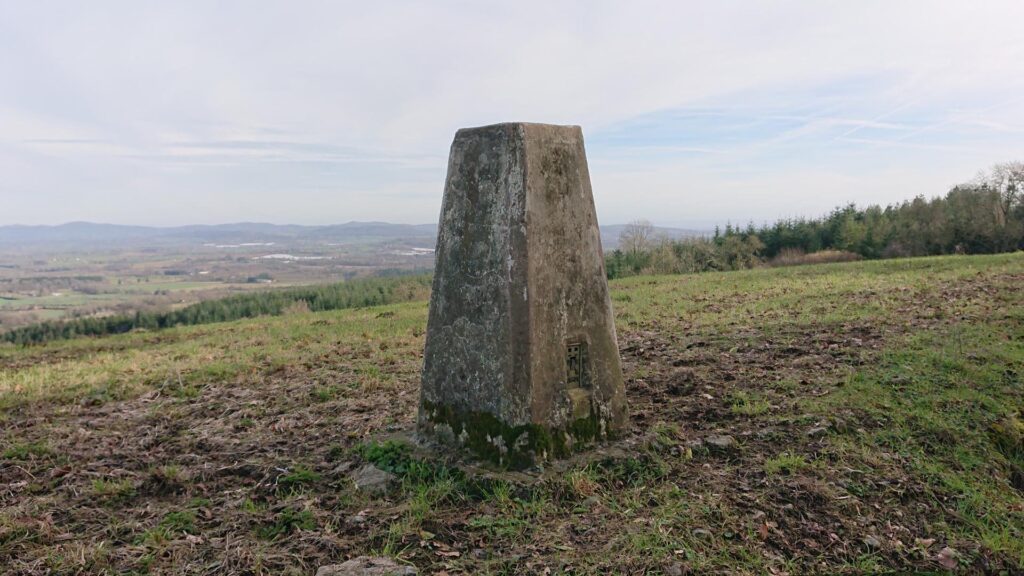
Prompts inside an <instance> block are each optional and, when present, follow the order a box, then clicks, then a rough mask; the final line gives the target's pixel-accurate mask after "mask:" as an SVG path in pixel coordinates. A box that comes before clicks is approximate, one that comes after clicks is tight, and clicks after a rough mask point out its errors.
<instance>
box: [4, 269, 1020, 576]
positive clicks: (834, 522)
mask: <svg viewBox="0 0 1024 576" xmlns="http://www.w3.org/2000/svg"><path fill="white" fill-rule="evenodd" d="M1022 282H1024V256H1022V255H1020V254H1017V255H1000V256H984V257H945V258H922V259H912V260H892V261H884V262H857V263H847V264H826V265H819V266H806V267H792V268H777V269H765V270H753V271H744V272H731V273H711V274H702V275H695V276H674V277H657V278H649V277H641V278H629V279H626V280H621V281H616V282H614V283H613V285H612V297H613V300H614V303H615V306H616V313H617V326H618V331H619V344H620V348H621V355H622V359H623V366H624V371H625V376H626V380H627V394H628V398H629V401H630V412H631V426H632V429H631V431H630V433H629V434H628V435H627V437H626V438H624V439H623V440H622V441H621V442H618V443H616V444H614V445H612V446H606V447H602V448H599V449H597V450H595V451H593V452H592V453H589V454H587V455H584V456H581V457H578V458H575V459H572V460H569V461H565V462H557V463H554V464H552V465H550V466H548V467H547V468H546V469H544V470H530V471H527V472H525V473H509V472H503V471H500V470H491V469H487V468H481V467H480V466H478V465H474V464H473V463H467V462H464V461H461V460H458V459H455V458H453V457H452V456H451V455H446V454H433V453H430V452H425V451H423V450H422V449H420V448H416V447H415V446H412V445H410V444H409V443H407V442H403V441H401V440H387V439H385V438H388V437H391V436H396V435H397V437H398V438H401V437H402V435H403V434H406V435H407V433H408V431H409V430H410V429H411V426H412V423H413V422H414V419H415V414H416V404H417V392H418V378H419V371H420V363H421V351H422V346H423V327H424V324H425V321H426V306H425V304H424V303H422V302H420V303H408V304H401V305H395V306H386V307H380V308H368V309H365V310H346V311H336V312H326V313H312V314H294V315H286V316H282V317H274V318H260V319H255V320H246V321H239V322H231V323H224V324H215V325H206V326H198V327H188V328H176V329H171V330H167V331H161V332H159V333H134V334H126V335H121V336H114V337H109V338H102V339H78V340H73V341H68V342H62V343H55V344H51V345H46V346H39V347H34V348H25V349H19V348H14V347H11V346H0V366H2V368H0V422H2V427H0V430H2V431H0V455H2V459H0V487H3V490H2V491H0V566H4V567H5V570H6V571H7V572H9V573H12V574H44V573H111V574H113V573H125V574H144V573H146V574H179V573H188V572H189V571H192V572H201V571H203V570H204V569H206V568H208V567H210V566H214V565H216V566H218V567H219V568H218V570H221V571H223V572H225V573H252V574H260V573H263V574H270V573H274V574H311V573H313V572H315V570H316V567H317V566H318V565H320V564H324V563H330V562H336V561H340V560H342V559H344V558H347V557H352V556H356V555H360V554H368V553H382V554H388V555H392V556H396V557H398V558H399V559H401V560H402V561H404V562H408V563H411V564H414V565H416V566H418V567H419V568H420V569H421V570H422V571H423V572H425V573H433V572H440V571H446V572H448V573H451V574H457V573H471V574H533V573H545V572H548V573H552V574H568V573H572V574H605V573H651V574H658V573H662V574H664V573H673V572H675V571H677V570H679V571H682V572H689V573H721V574H726V573H728V574H763V573H784V572H786V573H790V574H800V573H808V572H827V573H839V574H843V573H847V574H859V573H871V572H887V571H907V572H914V571H918V572H930V571H940V570H943V569H944V566H947V567H948V566H950V562H954V563H955V566H954V570H955V571H958V572H994V573H998V572H1006V573H1014V572H1019V571H1022V570H1024V544H1022V542H1024V492H1022V491H1024V471H1022V466H1024V425H1022V424H1021V422H1022V420H1024V414H1022V410H1024V391H1022V375H1024V290H1021V289H1020V286H1021V285H1022ZM712 435H714V436H719V437H723V436H730V437H732V438H733V439H734V440H735V447H734V448H729V449H714V450H709V449H707V446H708V444H707V443H706V442H705V441H704V440H706V439H707V438H708V437H709V436H712ZM367 462H369V463H373V464H374V465H376V466H378V467H380V468H382V469H384V470H386V471H389V472H391V473H393V474H395V475H396V477H397V479H396V485H395V487H394V489H393V490H391V491H389V492H388V494H387V495H386V496H383V497H377V498H375V497H371V496H368V495H367V494H364V493H361V492H358V491H357V490H356V489H355V487H354V486H353V483H352V482H351V479H350V478H349V474H351V472H352V471H353V470H356V469H358V467H360V466H362V465H363V464H364V463H367ZM947 548H948V549H949V551H947V552H944V550H945V549H947Z"/></svg>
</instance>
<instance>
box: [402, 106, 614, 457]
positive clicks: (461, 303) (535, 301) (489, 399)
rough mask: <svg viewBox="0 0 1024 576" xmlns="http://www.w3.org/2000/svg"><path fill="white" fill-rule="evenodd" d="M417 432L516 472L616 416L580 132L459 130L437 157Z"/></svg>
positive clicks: (576, 443)
mask: <svg viewBox="0 0 1024 576" xmlns="http://www.w3.org/2000/svg"><path fill="white" fill-rule="evenodd" d="M424 356H425V358H424V367H423V385H422V390H421V398H420V412H419V430H420V433H421V434H423V435H426V436H428V437H432V438H435V439H439V440H442V441H446V442H450V443H457V444H461V445H464V446H466V447H468V448H469V449H471V450H472V451H473V452H475V453H476V455H477V456H479V457H482V458H485V459H488V460H491V461H494V462H498V463H500V464H502V465H506V466H510V467H514V468H521V467H525V466H528V465H530V464H533V463H536V462H538V461H543V460H546V459H549V458H552V457H560V456H564V455H567V454H569V453H570V452H572V451H575V450H578V449H579V448H580V447H582V446H584V445H586V444H588V443H591V442H593V441H596V440H602V439H606V438H612V437H615V436H616V435H617V434H619V433H621V432H622V431H623V430H624V428H625V426H626V421H627V416H626V398H625V391H624V388H623V381H622V369H621V366H620V363H619V354H618V347H617V345H616V341H615V325H614V319H613V317H612V307H611V299H610V297H609V294H608V283H607V280H606V276H605V268H604V259H603V256H602V253H601V237H600V231H599V230H598V225H597V215H596V213H595V210H594V199H593V193H592V191H591V188H590V175H589V172H588V170H587V158H586V153H585V151H584V149H583V133H582V131H581V130H580V128H579V127H578V126H552V125H546V124H527V123H511V124H496V125H493V126H484V127H480V128H469V129H463V130H459V131H458V133H456V135H455V141H454V142H453V143H452V148H451V156H450V158H449V161H448V177H447V181H446V183H445V191H444V201H443V206H442V208H441V222H440V227H439V231H438V239H437V253H436V265H435V271H434V285H433V292H432V295H431V300H430V317H429V320H428V324H427V341H426V349H425V354H424Z"/></svg>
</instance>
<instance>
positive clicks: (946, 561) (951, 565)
mask: <svg viewBox="0 0 1024 576" xmlns="http://www.w3.org/2000/svg"><path fill="white" fill-rule="evenodd" d="M956 557H957V553H956V550H955V549H953V548H950V547H949V546H946V547H945V548H943V549H942V550H939V553H938V554H937V555H936V556H935V559H936V560H938V562H939V564H940V565H941V566H942V567H943V568H945V569H946V570H954V569H956V566H957V564H958V562H957V559H956Z"/></svg>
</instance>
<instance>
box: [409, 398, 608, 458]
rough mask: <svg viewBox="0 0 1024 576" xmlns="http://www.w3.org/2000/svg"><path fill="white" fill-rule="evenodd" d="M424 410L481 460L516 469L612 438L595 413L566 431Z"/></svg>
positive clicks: (490, 417) (430, 419)
mask: <svg viewBox="0 0 1024 576" xmlns="http://www.w3.org/2000/svg"><path fill="white" fill-rule="evenodd" d="M423 410H424V412H425V414H426V415H427V421H428V422H430V423H431V424H434V425H443V426H447V427H448V428H450V429H451V432H452V434H453V435H454V436H455V438H457V439H458V440H459V441H460V442H461V443H462V444H463V445H465V446H466V447H467V448H469V449H470V450H471V451H472V452H473V453H474V454H475V455H476V456H477V457H478V458H480V459H482V460H486V461H488V462H492V463H495V464H498V465H500V466H505V467H508V468H510V469H514V470H517V469H523V468H527V467H529V466H532V465H534V464H536V463H537V462H540V461H544V460H548V459H551V458H564V457H566V456H568V455H570V454H571V453H572V452H573V451H575V450H578V449H579V448H581V447H583V446H586V445H588V444H590V443H591V442H593V441H595V440H599V439H602V438H609V437H610V435H609V434H608V433H607V432H605V431H604V430H603V427H602V426H601V419H600V416H599V415H598V414H597V413H595V412H593V411H592V412H591V413H590V414H589V415H588V416H586V417H584V418H579V419H577V420H575V421H573V422H571V423H570V424H569V425H568V426H566V428H565V429H564V430H563V429H552V428H548V427H546V426H541V425H538V424H522V425H519V426H510V425H508V424H505V423H504V422H502V421H501V420H499V419H498V418H497V417H495V416H494V415H493V414H489V413H486V412H466V411H460V410H456V409H454V408H452V407H450V406H443V405H437V404H432V403H425V404H424V406H423Z"/></svg>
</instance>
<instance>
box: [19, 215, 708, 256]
mask: <svg viewBox="0 0 1024 576" xmlns="http://www.w3.org/2000/svg"><path fill="white" fill-rule="evenodd" d="M623 228H625V225H624V224H613V225H609V226H602V227H601V243H602V244H603V246H604V248H605V249H606V250H612V249H614V248H615V247H616V246H617V245H618V241H619V235H620V234H621V232H622V230H623ZM655 234H656V235H661V236H667V237H669V238H673V239H678V238H686V237H692V236H700V235H703V234H706V232H704V231H700V230H686V229H681V228H660V227H659V228H656V229H655ZM436 236H437V225H436V224H392V223H389V222H347V223H344V224H332V225H327V226H301V225H295V224H267V223H261V222H238V223H234V224H212V225H198V224H197V225H189V226H173V227H155V226H126V225H121V224H97V223H93V222H69V223H67V224H60V225H57V226H24V225H11V226H0V247H2V248H5V249H19V250H23V251H33V250H68V249H70V250H97V249H110V248H143V247H175V246H184V245H196V244H204V243H228V242H230V243H246V242H275V243H284V242H287V243H292V244H294V243H296V242H310V243H336V244H359V243H375V242H384V241H391V240H413V239H415V240H419V241H420V242H421V243H422V242H426V243H428V244H429V243H432V242H433V239H434V238H435V237H436Z"/></svg>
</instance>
